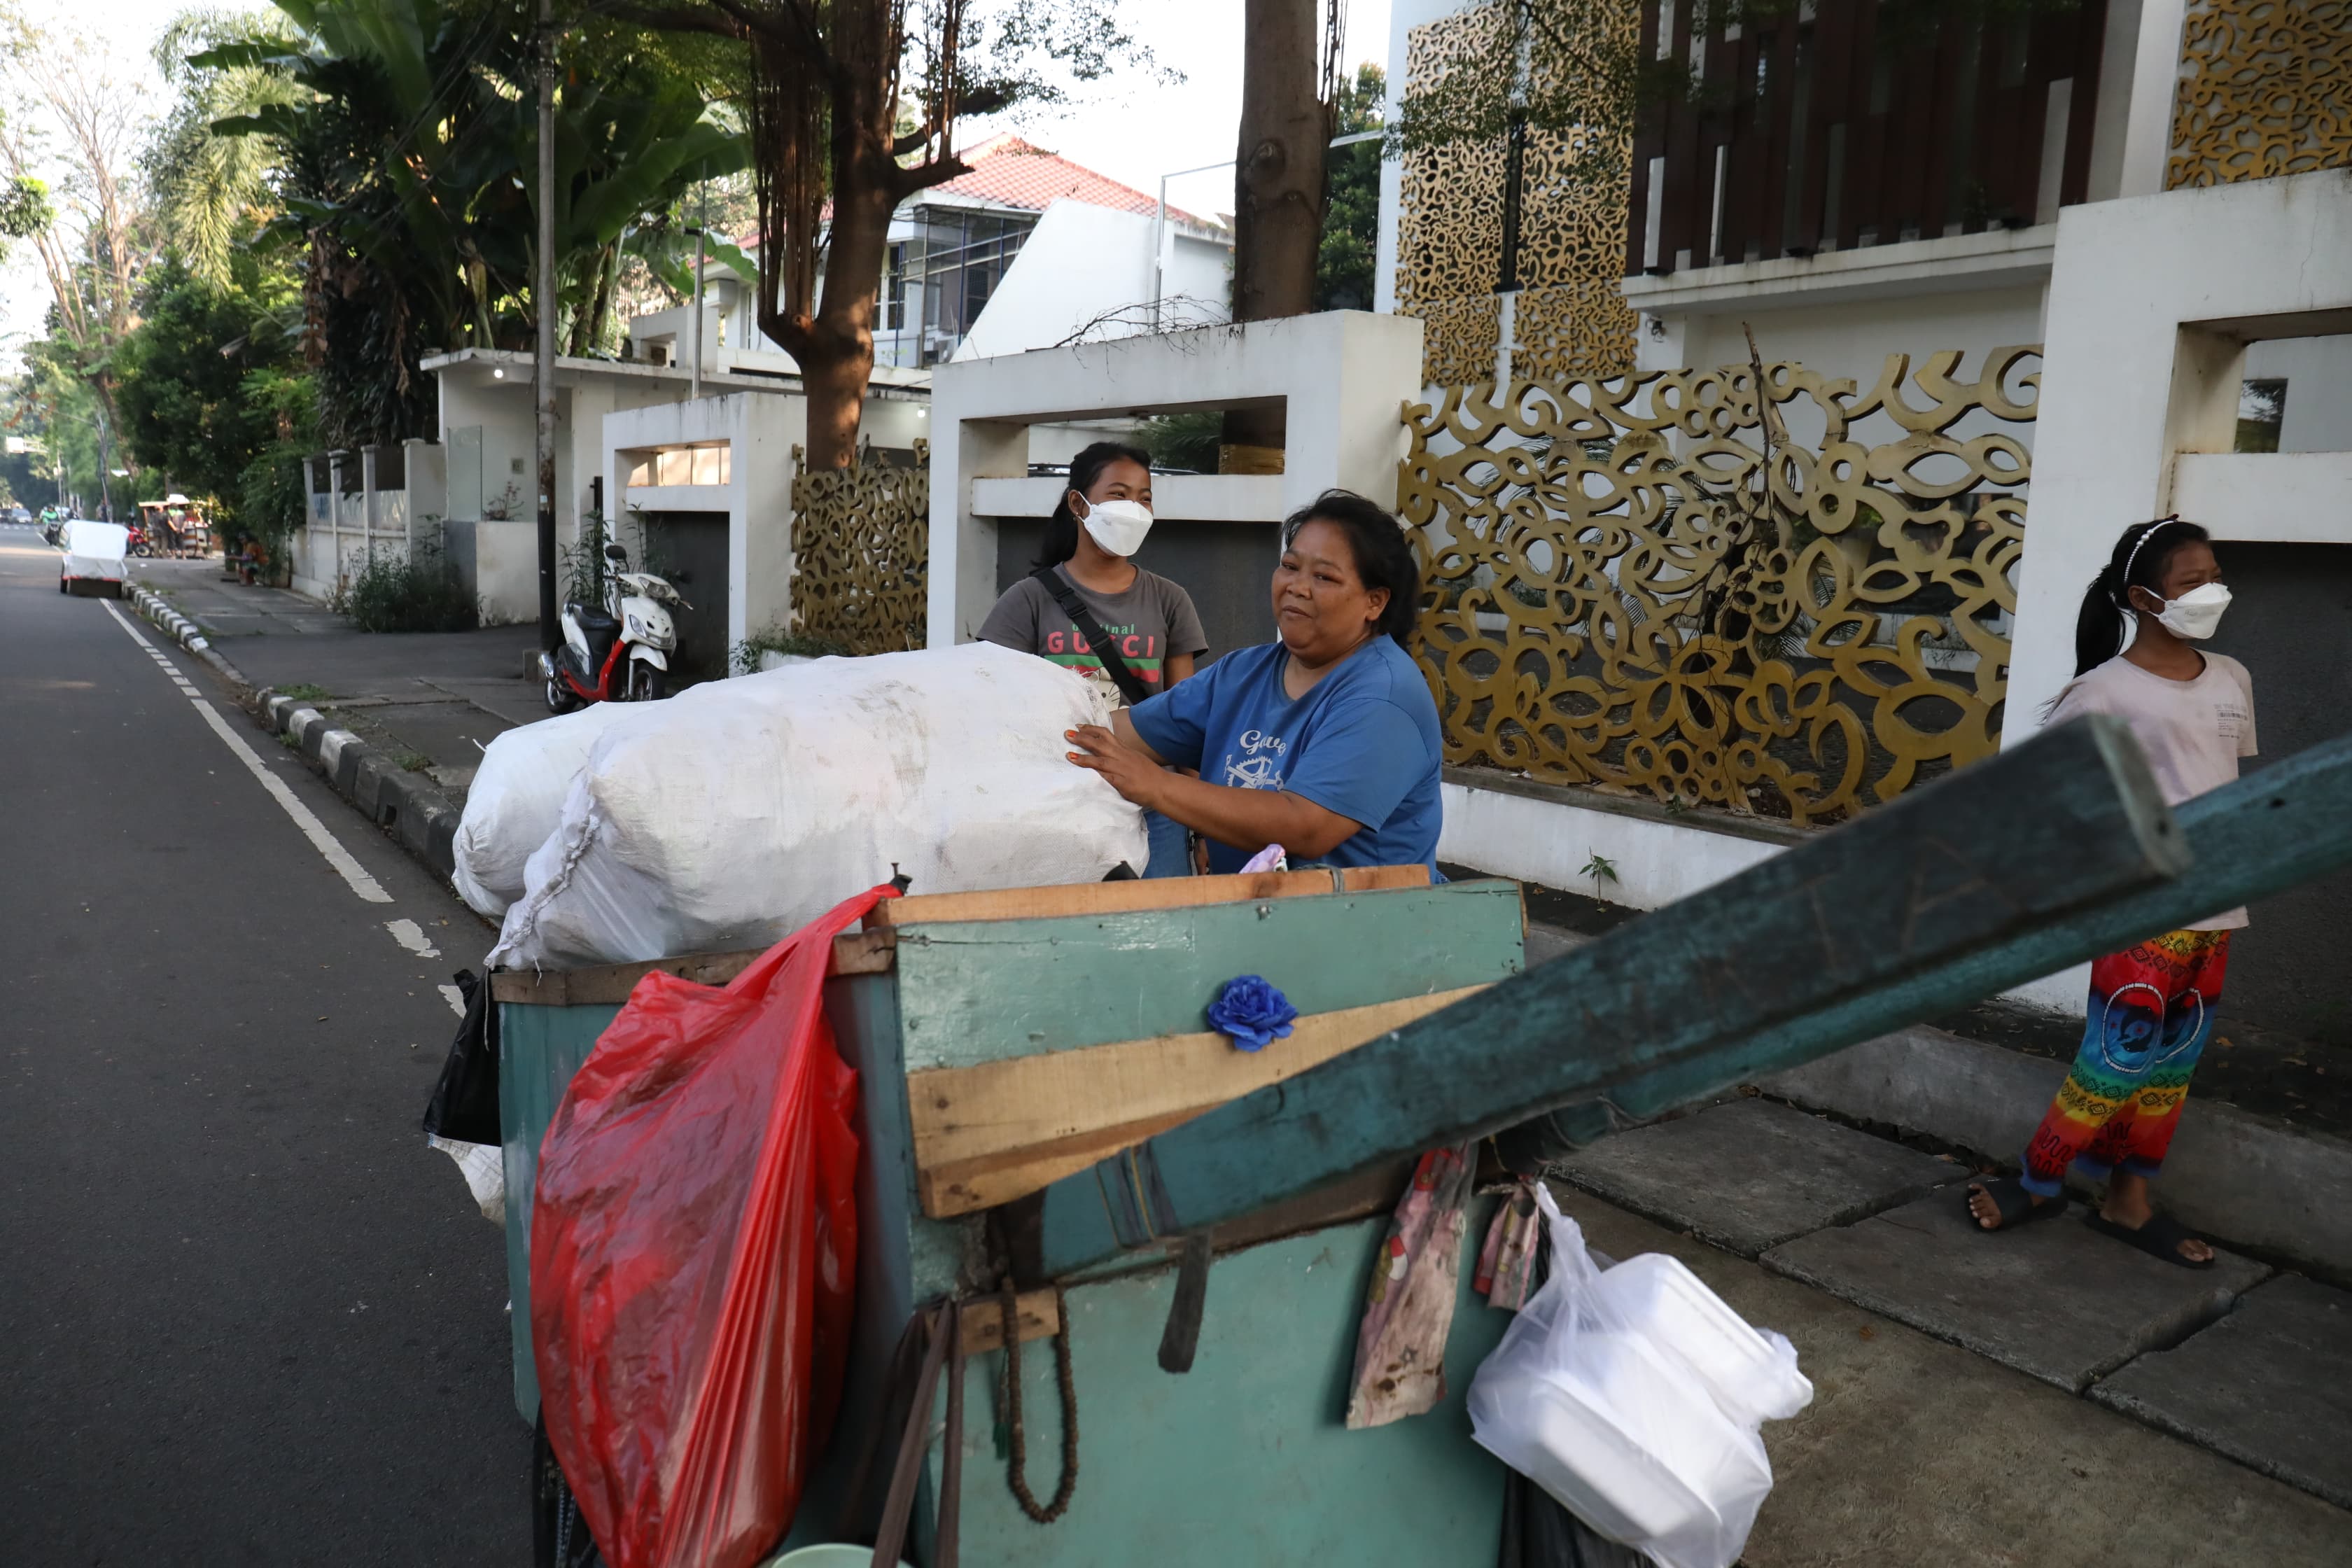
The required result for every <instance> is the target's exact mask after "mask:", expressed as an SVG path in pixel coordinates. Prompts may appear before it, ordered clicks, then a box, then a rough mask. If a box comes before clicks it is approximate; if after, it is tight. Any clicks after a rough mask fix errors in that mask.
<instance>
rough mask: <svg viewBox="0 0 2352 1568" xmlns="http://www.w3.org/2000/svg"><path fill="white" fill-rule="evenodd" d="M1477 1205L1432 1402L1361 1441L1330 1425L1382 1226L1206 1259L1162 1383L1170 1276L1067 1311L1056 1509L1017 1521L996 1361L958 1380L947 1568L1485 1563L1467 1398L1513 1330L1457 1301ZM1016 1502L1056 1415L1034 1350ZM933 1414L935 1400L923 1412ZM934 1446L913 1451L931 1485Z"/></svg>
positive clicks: (1484, 1479)
mask: <svg viewBox="0 0 2352 1568" xmlns="http://www.w3.org/2000/svg"><path fill="white" fill-rule="evenodd" d="M1491 1212H1492V1210H1491V1205H1490V1204H1489V1203H1481V1204H1477V1205H1474V1207H1473V1210H1472V1215H1471V1221H1472V1223H1471V1224H1470V1226H1469V1227H1468V1232H1467V1235H1466V1236H1465V1239H1464V1246H1463V1249H1462V1264H1461V1279H1460V1293H1459V1296H1458V1298H1457V1303H1456V1306H1455V1308H1454V1331H1453V1333H1452V1335H1451V1336H1450V1337H1449V1339H1448V1341H1447V1343H1446V1351H1445V1381H1446V1389H1447V1393H1446V1397H1445V1399H1444V1401H1443V1402H1442V1403H1440V1404H1439V1405H1437V1407H1436V1408H1435V1409H1433V1410H1431V1411H1430V1412H1428V1413H1427V1414H1426V1415H1416V1416H1412V1417H1411V1418H1409V1419H1406V1420H1403V1421H1398V1422H1394V1423H1391V1425H1389V1426H1381V1427H1375V1428H1373V1429H1371V1430H1369V1431H1362V1432H1350V1431H1348V1430H1347V1429H1346V1428H1345V1427H1344V1426H1342V1425H1341V1416H1342V1414H1343V1412H1344V1411H1345V1409H1346V1405H1347V1389H1348V1382H1349V1377H1350V1376H1351V1374H1352V1373H1353V1370H1354V1364H1355V1353H1356V1329H1357V1324H1358V1321H1359V1320H1360V1318H1361V1316H1362V1311H1363V1301H1364V1295H1365V1289H1366V1286H1367V1285H1368V1283H1369V1282H1370V1270H1371V1268H1372V1265H1373V1261H1374V1258H1375V1257H1376V1255H1377V1254H1378V1253H1379V1251H1380V1249H1381V1242H1382V1240H1383V1238H1384V1237H1386V1235H1387V1232H1388V1220H1387V1219H1386V1218H1385V1217H1381V1218H1375V1219H1369V1220H1361V1221H1357V1222H1354V1223H1351V1224H1348V1225H1342V1226H1331V1227H1329V1228H1328V1229H1324V1230H1319V1231H1311V1232H1308V1233H1307V1234H1304V1235H1300V1236H1294V1237H1286V1238H1284V1239H1282V1240H1279V1241H1273V1242H1267V1243H1265V1245H1263V1246H1259V1247H1250V1248H1248V1249H1246V1250H1244V1251H1241V1252H1235V1253H1229V1254H1227V1255H1225V1256H1223V1257H1221V1258H1218V1259H1217V1260H1216V1262H1215V1264H1214V1266H1213V1268H1211V1269H1210V1271H1209V1289H1208V1297H1207V1310H1206V1315H1205V1316H1204V1317H1203V1319H1202V1326H1201V1345H1200V1353H1199V1355H1198V1357H1197V1359H1196V1360H1195V1361H1194V1362H1193V1364H1192V1371H1191V1372H1190V1373H1185V1374H1183V1375H1181V1376H1171V1375H1170V1374H1169V1373H1164V1372H1161V1371H1160V1366H1159V1363H1158V1359H1157V1358H1158V1352H1159V1346H1160V1331H1161V1330H1162V1328H1163V1327H1164V1325H1165V1324H1166V1322H1167V1318H1168V1304H1169V1298H1170V1295H1171V1291H1172V1289H1173V1288H1174V1283H1175V1275H1174V1271H1173V1270H1171V1269H1165V1268H1158V1269H1151V1270H1149V1271H1145V1272H1141V1273H1133V1274H1128V1275H1123V1276H1120V1277H1118V1278H1116V1279H1108V1280H1104V1281H1100V1282H1097V1283H1091V1284H1086V1285H1080V1286H1076V1287H1075V1288H1073V1289H1071V1290H1070V1291H1069V1292H1068V1295H1067V1297H1066V1300H1067V1302H1068V1306H1069V1311H1070V1321H1071V1322H1072V1323H1073V1324H1074V1325H1075V1338H1074V1339H1073V1340H1072V1342H1071V1360H1072V1369H1073V1377H1074V1382H1075V1383H1076V1389H1077V1405H1078V1431H1079V1446H1078V1459H1079V1470H1078V1485H1077V1490H1076V1494H1075V1495H1074V1496H1073V1498H1072V1499H1071V1502H1070V1510H1069V1512H1068V1513H1067V1514H1066V1515H1065V1516H1064V1517H1063V1518H1062V1519H1061V1520H1060V1521H1057V1522H1056V1523H1054V1524H1051V1525H1039V1524H1034V1523H1032V1522H1031V1521H1029V1519H1028V1518H1027V1517H1026V1516H1025V1515H1024V1514H1023V1513H1022V1512H1021V1510H1020V1505H1019V1504H1018V1503H1016V1502H1014V1500H1013V1494H1012V1490H1011V1489H1010V1487H1009V1486H1008V1485H1007V1484H1006V1481H1005V1461H1004V1458H1003V1454H1002V1452H1001V1451H1000V1449H999V1448H998V1447H997V1439H996V1434H995V1430H994V1428H995V1425H996V1413H997V1411H998V1408H999V1406H1000V1405H1001V1403H1002V1401H1001V1398H1000V1393H999V1391H1000V1389H1001V1386H1002V1384H1003V1357H1002V1356H1001V1355H986V1356H979V1357H975V1358H973V1360H972V1361H971V1363H969V1364H968V1366H967V1367H966V1371H965V1380H964V1423H965V1426H964V1464H963V1512H962V1524H963V1554H962V1560H963V1562H964V1563H965V1565H966V1568H1103V1565H1105V1564H1110V1563H1150V1564H1152V1565H1153V1568H1276V1565H1280V1568H1289V1565H1291V1564H1307V1563H1361V1564H1391V1563H1394V1564H1403V1563H1432V1564H1454V1563H1462V1564H1475V1563H1490V1562H1492V1561H1493V1560H1494V1555H1495V1551H1496V1544H1497V1542H1498V1541H1499V1539H1500V1532H1501V1529H1502V1512H1503V1476H1504V1472H1503V1467H1502V1466H1501V1465H1500V1464H1499V1463H1498V1462H1496V1460H1495V1459H1494V1458H1492V1457H1491V1456H1489V1455H1488V1454H1487V1453H1486V1450H1485V1449H1483V1448H1481V1447H1478V1446H1477V1445H1476V1443H1475V1441H1473V1439H1472V1437H1471V1436H1470V1417H1469V1414H1468V1412H1467V1410H1466V1409H1465V1406H1464V1396H1465V1394H1467V1392H1468V1390H1469V1387H1470V1379H1471V1375H1472V1373H1475V1371H1476V1370H1477V1366H1478V1363H1480V1362H1481V1361H1483V1360H1485V1359H1486V1355H1487V1353H1488V1352H1490V1351H1492V1350H1493V1349H1494V1347H1495V1344H1496V1342H1497V1341H1499V1340H1500V1339H1501V1337H1502V1333H1503V1330H1504V1328H1505V1327H1506V1326H1507V1325H1508V1323H1509V1322H1510V1319H1511V1314H1509V1313H1507V1312H1503V1311H1498V1310H1495V1309H1493V1308H1490V1307H1488V1306H1487V1305H1486V1302H1485V1300H1482V1299H1481V1298H1479V1297H1478V1296H1476V1295H1475V1294H1474V1293H1473V1292H1472V1291H1471V1289H1470V1277H1471V1274H1472V1271H1473V1269H1474V1267H1475V1262H1476V1257H1475V1255H1476V1253H1477V1250H1478V1239H1479V1237H1483V1236H1484V1235H1485V1234H1486V1231H1485V1224H1486V1217H1487V1215H1489V1214H1491ZM1022 1349H1023V1355H1022V1358H1021V1373H1022V1378H1021V1382H1022V1414H1023V1417H1024V1425H1025V1426H1026V1427H1027V1431H1028V1447H1029V1487H1030V1489H1031V1490H1032V1491H1033V1492H1034V1493H1035V1494H1036V1495H1037V1496H1038V1497H1039V1498H1040V1499H1044V1498H1047V1497H1050V1496H1051V1495H1052V1494H1053V1490H1054V1485H1055V1477H1056V1475H1057V1473H1058V1469H1057V1467H1058V1465H1059V1463H1060V1458H1061V1441H1062V1439H1061V1404H1060V1397H1059V1394H1058V1391H1057V1389H1056V1387H1055V1375H1054V1357H1053V1353H1052V1347H1051V1346H1050V1345H1049V1344H1048V1343H1046V1342H1044V1341H1042V1340H1041V1341H1034V1342H1031V1343H1029V1344H1027V1345H1024V1346H1023V1347H1022ZM941 1411H942V1414H944V1404H942V1407H941ZM938 1460H939V1449H938V1448H937V1447H934V1448H933V1450H932V1453H931V1463H932V1466H933V1470H932V1475H933V1477H934V1479H936V1476H937V1473H938V1472H937V1468H936V1467H937V1465H938Z"/></svg>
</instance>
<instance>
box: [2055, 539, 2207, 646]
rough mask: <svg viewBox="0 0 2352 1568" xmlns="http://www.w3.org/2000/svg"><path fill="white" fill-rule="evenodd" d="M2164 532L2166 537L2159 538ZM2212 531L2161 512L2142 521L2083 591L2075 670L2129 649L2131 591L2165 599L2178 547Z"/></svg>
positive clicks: (2076, 632)
mask: <svg viewBox="0 0 2352 1568" xmlns="http://www.w3.org/2000/svg"><path fill="white" fill-rule="evenodd" d="M2159 531H2161V533H2162V538H2161V539H2158V532H2159ZM2208 538H2210V535H2209V534H2207V532H2206V531H2205V530H2203V529H2202V528H2200V527H2199V526H2198V525H2197V524H2195V523H2193V522H2183V521H2180V520H2179V518H2177V517H2159V518H2158V519H2157V520H2156V521H2153V522H2136V523H2134V524H2132V525H2131V526H2130V527H2129V528H2126V529H2125V530H2124V531H2123V537H2122V538H2120V539H2118V540H2116V547H2115V549H2113V550H2112V551H2110V552H2108V553H2107V563H2106V564H2105V566H2102V567H2100V568H2099V574H2098V575H2097V576H2095V577H2094V578H2092V579H2091V585H2090V586H2089V587H2088V588H2086V589H2084V592H2083V607H2082V608H2081V609H2080V610H2079V611H2077V612H2075V616H2074V674H2075V675H2076V676H2077V677H2081V676H2085V675H2088V674H2090V673H2091V671H2093V670H2095V669H2096V668H2099V666H2101V665H2103V664H2105V663H2106V662H2107V660H2109V659H2111V658H2115V657H2116V655H2117V654H2119V653H2121V652H2123V650H2124V628H2125V626H2126V625H2127V624H2129V623H2130V621H2131V616H2132V605H2131V591H2132V590H2133V589H2134V588H2146V589H2147V591H2148V592H2149V593H2151V594H2154V595H2157V597H2158V598H2162V597H2163V596H2164V595H2163V584H2164V569H2165V566H2166V565H2167V563H2169V562H2170V561H2171V559H2172V552H2174V551H2176V550H2178V549H2179V548H2180V547H2181V546H2182V545H2184V544H2195V543H2199V542H2203V541H2205V540H2206V539H2208Z"/></svg>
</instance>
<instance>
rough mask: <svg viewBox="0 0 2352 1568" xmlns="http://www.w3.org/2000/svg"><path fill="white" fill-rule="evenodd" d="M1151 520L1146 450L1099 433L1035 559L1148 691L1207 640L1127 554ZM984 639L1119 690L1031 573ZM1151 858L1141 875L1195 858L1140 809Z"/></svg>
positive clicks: (1000, 608) (1164, 682) (1179, 602)
mask: <svg viewBox="0 0 2352 1568" xmlns="http://www.w3.org/2000/svg"><path fill="white" fill-rule="evenodd" d="M1150 527H1151V458H1150V455H1149V454H1147V453H1145V452H1144V451H1142V450H1141V449H1139V448H1138V447H1129V446H1124V445H1122V444H1120V443H1118V442H1116V441H1097V443H1095V444H1094V445H1093V446H1091V447H1087V448H1086V449H1085V450H1084V451H1082V452H1080V453H1079V454H1078V455H1077V456H1076V458H1072V459H1071V460H1070V482H1069V486H1068V488H1067V489H1065V490H1063V492H1062V499H1061V502H1060V504H1059V505H1057V506H1055V509H1054V515H1053V517H1052V518H1051V519H1050V520H1049V521H1047V522H1046V524H1045V543H1044V548H1043V549H1042V550H1041V551H1040V552H1039V555H1038V562H1037V564H1038V565H1039V566H1040V567H1041V568H1043V567H1050V568H1051V569H1052V570H1053V571H1054V573H1055V574H1056V575H1057V576H1059V577H1060V578H1061V580H1062V581H1063V582H1065V583H1066V584H1068V585H1069V586H1070V587H1072V588H1074V589H1076V592H1077V595H1078V598H1079V600H1080V601H1081V602H1082V603H1084V604H1085V605H1086V607H1087V610H1088V611H1090V612H1091V613H1092V614H1093V616H1094V618H1095V621H1096V624H1097V625H1098V626H1101V627H1102V629H1103V631H1104V633H1105V634H1106V635H1107V636H1108V637H1110V638H1111V639H1112V641H1113V645H1114V647H1115V648H1116V651H1117V652H1118V658H1119V660H1120V662H1121V663H1123V664H1125V665H1126V666H1127V668H1128V669H1129V672H1130V673H1132V674H1133V675H1134V676H1135V678H1136V679H1138V680H1139V681H1140V682H1141V683H1142V685H1143V687H1144V688H1145V689H1146V691H1147V693H1148V694H1150V695H1154V696H1156V695H1158V694H1159V693H1160V692H1162V691H1165V690H1167V689H1169V688H1170V687H1171V686H1173V685H1175V684H1176V683H1177V682H1178V681H1180V680H1182V679H1186V678H1188V677H1189V676H1191V675H1192V668H1193V661H1194V660H1195V659H1197V658H1200V656H1201V655H1202V654H1203V653H1206V652H1207V651H1208V649H1209V639H1208V638H1207V637H1204V636H1202V632H1201V616H1200V612H1198V611H1197V610H1195V609H1194V608H1193V607H1192V595H1190V594H1187V593H1186V592H1185V591H1184V590H1183V589H1182V588H1181V587H1180V586H1179V585H1178V584H1174V583H1171V582H1170V581H1169V580H1168V579H1167V578H1165V577H1162V576H1160V574H1158V573H1156V572H1146V571H1145V570H1143V568H1141V567H1140V566H1138V565H1137V564H1136V563H1134V562H1133V561H1131V560H1129V557H1130V556H1132V555H1133V554H1134V553H1135V552H1136V550H1137V549H1138V547H1139V546H1140V545H1141V544H1142V543H1143V538H1144V535H1145V534H1146V533H1147V532H1149V531H1150ZM980 637H981V640H982V642H992V643H995V644H997V645H998V646H999V647H1009V648H1013V649H1016V650H1018V651H1020V652H1022V653H1034V654H1036V655H1037V656H1038V657H1040V658H1046V659H1050V660H1052V661H1053V662H1054V663H1055V664H1058V665H1061V666H1063V667H1065V668H1069V669H1074V670H1076V671H1077V672H1078V673H1079V674H1080V675H1083V676H1085V677H1086V678H1087V679H1089V680H1093V681H1097V682H1099V683H1100V684H1101V685H1102V687H1103V689H1105V690H1106V691H1107V692H1108V693H1109V695H1110V697H1111V700H1112V701H1113V702H1114V703H1119V704H1123V703H1124V702H1125V701H1126V698H1125V696H1124V695H1123V694H1122V693H1121V692H1120V691H1119V689H1118V686H1117V685H1116V683H1114V682H1113V680H1112V679H1111V678H1110V676H1109V674H1108V672H1107V671H1106V670H1105V669H1104V668H1103V663H1102V659H1101V658H1100V656H1099V655H1098V654H1097V651H1096V650H1095V649H1094V648H1093V647H1089V646H1088V643H1087V637H1086V634H1085V633H1083V632H1081V631H1080V630H1079V629H1078V627H1077V626H1076V624H1075V623H1074V622H1073V621H1072V620H1071V619H1070V616H1069V615H1068V614H1067V613H1066V611H1065V610H1064V609H1063V608H1062V606H1061V605H1059V604H1058V603H1056V602H1055V595H1054V594H1053V593H1052V592H1051V591H1050V590H1049V589H1048V588H1047V587H1046V586H1045V584H1043V583H1040V582H1039V581H1037V579H1036V578H1034V577H1024V578H1023V579H1021V581H1019V582H1018V583H1015V584H1013V586H1012V587H1010V588H1008V589H1006V590H1005V591H1004V595H1003V597H1002V598H1000V599H998V600H997V601H996V605H995V607H994V608H992V609H991V610H990V611H989V612H988V618H987V619H986V620H984V621H982V623H981V626H980ZM1147 816H1148V821H1149V826H1150V830H1151V863H1150V867H1149V868H1147V869H1146V870H1145V872H1144V875H1145V876H1147V877H1180V876H1184V875H1187V874H1189V873H1190V871H1191V870H1192V861H1191V856H1190V851H1189V848H1188V847H1187V844H1188V836H1187V835H1186V833H1185V831H1184V829H1183V827H1182V826H1181V825H1179V824H1177V823H1174V822H1171V821H1170V820H1168V819H1167V818H1166V817H1164V816H1160V815H1159V814H1158V813H1157V812H1153V813H1149V814H1147Z"/></svg>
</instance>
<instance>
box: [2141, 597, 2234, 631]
mask: <svg viewBox="0 0 2352 1568" xmlns="http://www.w3.org/2000/svg"><path fill="white" fill-rule="evenodd" d="M2229 607H2230V590H2229V589H2227V588H2225V587H2223V586H2221V584H2219V583H2207V584H2203V585H2202V586H2200V587H2196V588H2191V589H2189V592H2187V593H2186V594H2183V595H2180V597H2179V598H2178V599H2166V600H2165V601H2164V613H2163V614H2161V615H2159V616H2157V617H2156V618H2157V622H2158V625H2160V626H2163V627H2164V629H2165V630H2166V631H2168V632H2170V633H2171V634H2172V635H2173V636H2174V637H2187V638H2189V640H2190V641H2191V642H2203V641H2204V640H2205V639H2206V638H2207V637H2211V636H2212V635H2213V628H2214V627H2216V626H2220V625H2221V612H2222V611H2224V610H2226V609H2228V608H2229Z"/></svg>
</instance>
